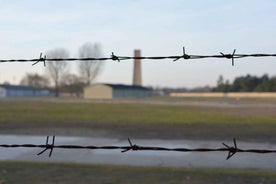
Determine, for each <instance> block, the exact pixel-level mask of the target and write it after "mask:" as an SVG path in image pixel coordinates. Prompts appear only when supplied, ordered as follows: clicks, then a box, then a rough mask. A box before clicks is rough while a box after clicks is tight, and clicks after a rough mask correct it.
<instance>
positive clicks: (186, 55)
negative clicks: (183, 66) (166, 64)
mask: <svg viewBox="0 0 276 184" xmlns="http://www.w3.org/2000/svg"><path fill="white" fill-rule="evenodd" d="M180 58H183V59H190V58H191V56H189V55H188V54H186V52H185V47H183V55H182V56H180V57H178V58H176V59H174V60H173V61H177V60H179V59H180Z"/></svg>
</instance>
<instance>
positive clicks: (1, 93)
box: [0, 84, 50, 98]
mask: <svg viewBox="0 0 276 184" xmlns="http://www.w3.org/2000/svg"><path fill="white" fill-rule="evenodd" d="M42 96H50V91H49V90H44V89H40V88H36V87H33V86H21V85H9V84H3V85H0V98H7V97H42Z"/></svg>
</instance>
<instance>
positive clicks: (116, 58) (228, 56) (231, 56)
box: [0, 47, 276, 66]
mask: <svg viewBox="0 0 276 184" xmlns="http://www.w3.org/2000/svg"><path fill="white" fill-rule="evenodd" d="M247 57H276V54H236V49H234V51H233V53H232V54H224V53H222V52H220V54H217V55H190V54H187V53H186V51H185V47H183V54H182V55H179V56H143V57H132V56H117V55H115V54H114V53H113V52H112V54H111V55H110V57H100V58H94V57H89V58H46V55H44V57H42V53H40V56H39V58H38V59H37V58H36V59H0V63H5V62H33V64H32V65H36V64H37V63H39V62H43V63H44V66H46V61H107V60H112V61H118V62H120V61H122V60H131V59H141V60H163V59H173V61H177V60H179V59H184V60H191V59H193V60H194V59H204V58H226V59H231V61H232V66H234V63H235V59H240V58H247Z"/></svg>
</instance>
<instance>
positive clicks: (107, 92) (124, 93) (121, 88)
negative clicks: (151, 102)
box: [83, 84, 152, 99]
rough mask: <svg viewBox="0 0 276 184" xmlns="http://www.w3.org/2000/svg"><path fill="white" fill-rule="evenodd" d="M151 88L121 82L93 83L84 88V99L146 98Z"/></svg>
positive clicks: (149, 94) (149, 95)
mask: <svg viewBox="0 0 276 184" xmlns="http://www.w3.org/2000/svg"><path fill="white" fill-rule="evenodd" d="M151 95H152V90H151V89H149V88H145V87H142V86H130V85H123V84H94V85H91V86H87V87H85V88H84V95H83V96H84V98H86V99H113V98H148V97H151Z"/></svg>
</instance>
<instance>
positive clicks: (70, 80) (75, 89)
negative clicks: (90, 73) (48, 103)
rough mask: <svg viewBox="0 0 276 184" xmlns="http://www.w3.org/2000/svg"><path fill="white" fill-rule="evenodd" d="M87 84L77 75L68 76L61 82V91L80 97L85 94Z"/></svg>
mask: <svg viewBox="0 0 276 184" xmlns="http://www.w3.org/2000/svg"><path fill="white" fill-rule="evenodd" d="M84 86H85V83H84V82H83V80H82V79H81V78H80V77H79V76H77V75H75V74H66V75H64V76H63V77H62V79H61V82H60V91H62V92H64V93H70V94H71V95H76V96H80V94H81V93H83V88H84Z"/></svg>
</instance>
